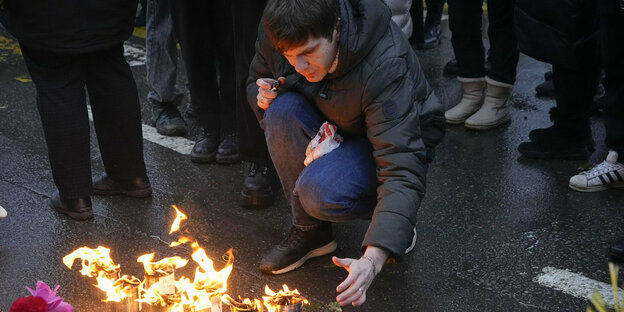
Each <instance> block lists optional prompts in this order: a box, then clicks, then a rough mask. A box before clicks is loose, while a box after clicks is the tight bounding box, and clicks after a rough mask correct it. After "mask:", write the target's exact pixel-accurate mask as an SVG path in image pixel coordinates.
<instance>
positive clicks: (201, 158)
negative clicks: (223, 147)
mask: <svg viewBox="0 0 624 312" xmlns="http://www.w3.org/2000/svg"><path fill="white" fill-rule="evenodd" d="M215 160H217V152H214V153H211V154H207V155H206V154H194V153H192V152H191V161H192V162H194V163H196V164H207V163H211V162H214V161H215Z"/></svg>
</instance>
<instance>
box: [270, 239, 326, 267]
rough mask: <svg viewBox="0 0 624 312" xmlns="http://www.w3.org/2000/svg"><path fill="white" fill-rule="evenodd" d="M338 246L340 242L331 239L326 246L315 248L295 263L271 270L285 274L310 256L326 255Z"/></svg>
mask: <svg viewBox="0 0 624 312" xmlns="http://www.w3.org/2000/svg"><path fill="white" fill-rule="evenodd" d="M337 247H338V243H336V241H335V240H334V241H331V242H330V243H328V244H327V245H325V246H322V247H319V248H316V249H313V250H312V251H310V252H308V253H307V254H306V255H305V256H303V258H301V259H299V260H297V261H296V262H295V263H293V264H291V265H289V266H287V267H285V268H283V269H281V270H276V271H271V274H275V275H277V274H284V273H287V272H290V271H292V270H294V269H296V268H298V267H300V266H302V265H303V264H304V263H305V262H306V261H307V260H308V259H310V258H315V257H320V256H324V255H327V254H330V253H332V252H334V251H335V250H336V248H337Z"/></svg>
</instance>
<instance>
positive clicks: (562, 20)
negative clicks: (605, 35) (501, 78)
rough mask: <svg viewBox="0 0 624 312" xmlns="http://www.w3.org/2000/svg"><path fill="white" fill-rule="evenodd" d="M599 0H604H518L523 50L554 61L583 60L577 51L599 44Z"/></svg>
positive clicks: (569, 63)
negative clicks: (597, 13)
mask: <svg viewBox="0 0 624 312" xmlns="http://www.w3.org/2000/svg"><path fill="white" fill-rule="evenodd" d="M595 1H602V0H516V7H515V17H514V18H515V22H516V36H517V38H518V45H519V48H520V51H521V52H522V53H524V54H526V55H528V56H530V57H532V58H535V59H537V60H540V61H543V62H546V63H550V64H558V65H562V66H567V67H570V66H574V65H575V64H579V61H580V60H578V59H577V55H578V53H577V52H576V51H577V50H580V49H585V48H586V46H587V45H594V46H595V45H596V39H597V31H598V21H597V20H596V4H595Z"/></svg>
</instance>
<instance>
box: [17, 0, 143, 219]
mask: <svg viewBox="0 0 624 312" xmlns="http://www.w3.org/2000/svg"><path fill="white" fill-rule="evenodd" d="M136 8H137V1H136V0H135V1H129V0H110V1H105V2H102V1H97V0H82V1H70V0H59V1H54V2H41V3H37V5H33V4H32V2H31V1H11V3H10V8H8V9H7V13H8V20H7V23H6V26H7V28H8V30H9V31H10V32H11V34H12V35H13V36H15V38H17V40H18V42H19V44H20V48H21V50H22V54H23V56H24V61H25V62H26V66H27V68H28V72H29V73H30V76H31V78H32V80H33V82H34V84H35V87H36V89H37V108H38V109H39V115H40V117H41V123H42V125H43V133H44V135H45V139H46V143H47V146H48V155H49V159H50V166H51V169H52V176H53V178H54V182H55V184H56V187H57V189H58V192H55V193H54V194H53V195H52V196H51V199H50V201H49V206H50V207H51V208H53V209H54V210H56V211H58V212H61V213H64V214H66V215H68V216H69V217H71V218H73V219H76V220H85V219H90V218H93V209H92V207H91V206H92V204H91V197H90V196H91V194H93V193H95V194H103V195H117V194H120V195H127V196H132V197H146V196H149V195H151V192H152V189H151V186H150V184H149V181H148V178H147V173H146V169H145V162H144V160H143V139H142V132H141V114H140V107H139V96H138V92H137V87H136V84H135V81H134V78H133V76H132V71H131V70H130V66H129V65H128V63H127V62H126V60H125V58H124V54H123V52H124V48H123V43H124V41H125V40H126V39H128V38H129V37H130V35H131V34H132V31H133V24H134V22H133V21H134V16H135V13H136ZM85 87H86V92H85ZM87 93H88V95H89V102H90V104H91V110H92V112H93V123H94V125H95V131H96V134H97V139H98V143H99V147H100V153H101V155H102V161H103V163H104V169H105V171H106V174H105V175H104V176H102V177H100V178H99V179H97V180H96V181H95V182H92V180H91V156H90V152H91V146H90V142H89V141H90V133H89V117H88V114H87V105H86V104H87V103H86V100H87V99H86V97H87Z"/></svg>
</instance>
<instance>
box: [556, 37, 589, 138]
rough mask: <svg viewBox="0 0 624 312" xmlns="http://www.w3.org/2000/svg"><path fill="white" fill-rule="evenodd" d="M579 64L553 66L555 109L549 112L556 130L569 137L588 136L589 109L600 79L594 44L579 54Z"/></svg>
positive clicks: (587, 46)
mask: <svg viewBox="0 0 624 312" xmlns="http://www.w3.org/2000/svg"><path fill="white" fill-rule="evenodd" d="M577 59H578V60H579V62H578V63H579V64H576V65H575V66H561V65H557V64H555V65H553V83H554V84H555V100H556V102H557V106H556V108H554V109H553V110H551V119H552V120H553V122H554V123H555V127H556V128H557V129H558V130H559V131H562V132H563V133H566V134H568V135H587V134H588V133H591V127H590V123H589V107H590V105H591V103H592V100H593V97H594V93H595V91H596V86H598V81H599V80H600V55H599V52H598V46H597V44H594V45H591V44H587V45H586V48H585V49H583V50H582V51H579V55H578V57H577Z"/></svg>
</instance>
